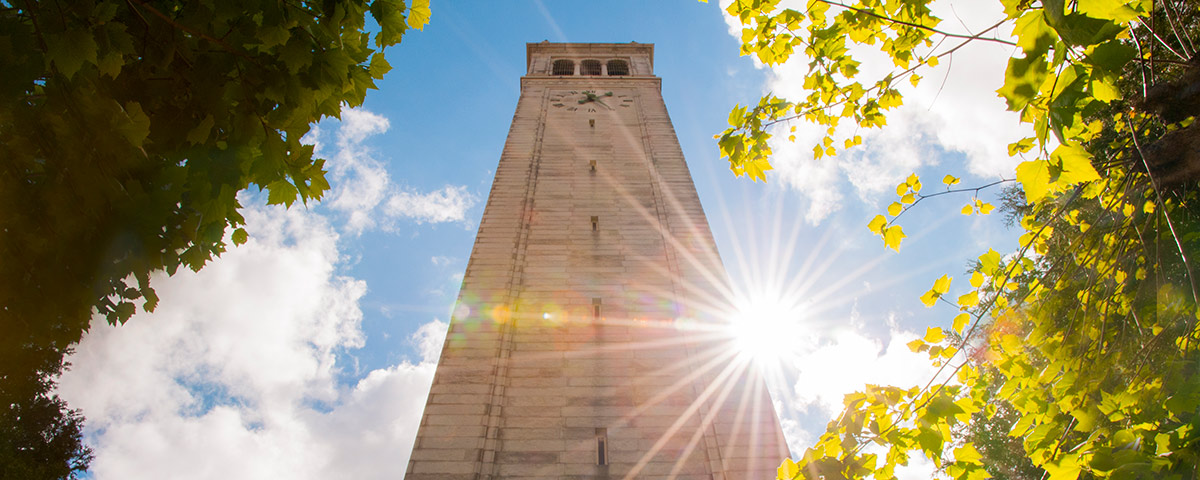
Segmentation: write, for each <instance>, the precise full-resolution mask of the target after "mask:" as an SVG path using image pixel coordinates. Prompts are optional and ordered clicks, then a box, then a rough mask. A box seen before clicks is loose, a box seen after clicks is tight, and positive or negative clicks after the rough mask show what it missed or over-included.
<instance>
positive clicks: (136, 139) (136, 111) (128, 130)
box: [117, 102, 150, 147]
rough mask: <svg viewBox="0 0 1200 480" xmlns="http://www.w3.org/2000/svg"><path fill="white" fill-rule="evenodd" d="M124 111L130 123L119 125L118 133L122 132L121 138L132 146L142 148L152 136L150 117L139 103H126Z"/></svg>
mask: <svg viewBox="0 0 1200 480" xmlns="http://www.w3.org/2000/svg"><path fill="white" fill-rule="evenodd" d="M124 110H125V116H126V118H127V119H128V121H126V122H122V123H120V124H119V125H117V131H118V132H121V136H123V137H125V140H127V141H128V142H129V144H130V145H133V146H134V147H141V146H142V143H143V142H145V141H146V137H147V136H149V135H150V117H148V116H146V112H143V111H142V106H141V104H139V103H137V102H126V103H125V109H124Z"/></svg>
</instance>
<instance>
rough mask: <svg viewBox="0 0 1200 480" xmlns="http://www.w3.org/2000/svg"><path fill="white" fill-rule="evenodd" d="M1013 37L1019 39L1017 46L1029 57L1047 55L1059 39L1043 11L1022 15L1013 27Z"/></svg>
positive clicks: (1031, 11) (1028, 12)
mask: <svg viewBox="0 0 1200 480" xmlns="http://www.w3.org/2000/svg"><path fill="white" fill-rule="evenodd" d="M1013 36H1015V37H1017V46H1018V47H1021V49H1022V50H1024V51H1025V56H1027V57H1030V56H1038V55H1042V54H1044V53H1046V51H1047V50H1049V49H1050V47H1051V46H1052V45H1054V41H1055V39H1056V38H1057V35H1056V34H1055V32H1054V29H1053V28H1051V27H1050V24H1048V23H1046V17H1045V15H1043V14H1042V11H1041V10H1030V11H1027V12H1025V14H1024V15H1021V18H1018V19H1017V22H1016V24H1014V25H1013Z"/></svg>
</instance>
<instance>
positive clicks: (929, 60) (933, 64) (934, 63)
mask: <svg viewBox="0 0 1200 480" xmlns="http://www.w3.org/2000/svg"><path fill="white" fill-rule="evenodd" d="M925 63H927V64H929V66H931V67H936V66H938V57H937V55H932V56H930V57H929V58H927V59H925Z"/></svg>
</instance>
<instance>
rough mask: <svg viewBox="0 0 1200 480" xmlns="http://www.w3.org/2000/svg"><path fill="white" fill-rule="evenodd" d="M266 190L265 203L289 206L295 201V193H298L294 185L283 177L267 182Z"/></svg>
mask: <svg viewBox="0 0 1200 480" xmlns="http://www.w3.org/2000/svg"><path fill="white" fill-rule="evenodd" d="M267 190H268V191H269V192H268V194H267V205H279V204H281V203H282V204H284V205H286V206H289V207H290V206H292V203H293V202H295V201H296V195H297V194H298V193H299V191H297V190H296V186H295V185H292V184H291V183H290V182H288V181H287V180H283V179H280V180H276V181H274V182H271V183H268V184H267Z"/></svg>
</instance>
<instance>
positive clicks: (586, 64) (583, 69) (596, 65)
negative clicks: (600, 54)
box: [579, 60, 602, 75]
mask: <svg viewBox="0 0 1200 480" xmlns="http://www.w3.org/2000/svg"><path fill="white" fill-rule="evenodd" d="M601 73H602V72H601V68H600V61H599V60H584V61H582V62H579V74H580V75H600V74H601Z"/></svg>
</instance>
